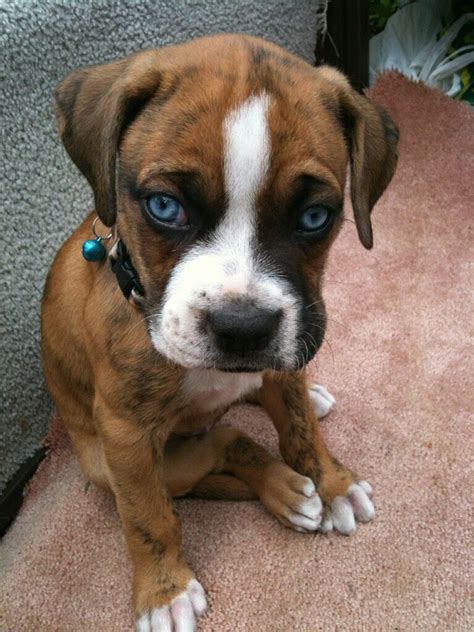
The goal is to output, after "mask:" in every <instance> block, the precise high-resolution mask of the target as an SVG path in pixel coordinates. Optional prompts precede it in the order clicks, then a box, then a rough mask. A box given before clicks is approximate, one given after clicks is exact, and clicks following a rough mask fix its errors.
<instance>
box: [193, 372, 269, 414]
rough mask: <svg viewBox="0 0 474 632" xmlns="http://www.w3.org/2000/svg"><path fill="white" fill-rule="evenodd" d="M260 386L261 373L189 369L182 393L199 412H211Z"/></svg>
mask: <svg viewBox="0 0 474 632" xmlns="http://www.w3.org/2000/svg"><path fill="white" fill-rule="evenodd" d="M261 385H262V374H261V373H223V372H221V371H214V370H203V369H190V370H189V371H188V372H187V373H186V377H185V379H184V383H183V393H184V395H185V397H186V400H187V401H188V402H189V403H190V404H192V405H195V406H196V409H197V410H199V412H211V411H213V410H216V409H217V408H221V407H222V406H229V405H230V404H232V403H233V402H236V401H237V400H239V399H242V398H243V397H245V395H248V394H249V393H251V392H252V391H255V390H256V389H258V388H260V386H261Z"/></svg>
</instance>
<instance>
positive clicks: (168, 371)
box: [42, 35, 398, 632]
mask: <svg viewBox="0 0 474 632" xmlns="http://www.w3.org/2000/svg"><path fill="white" fill-rule="evenodd" d="M55 96H56V107H57V120H58V127H59V131H60V135H61V137H62V141H63V143H64V146H65V148H66V150H67V152H68V154H69V156H70V157H71V158H72V160H73V162H74V163H75V164H76V166H77V167H78V168H79V170H80V171H81V172H82V174H83V175H84V176H85V177H86V178H87V180H88V181H89V183H90V185H91V187H92V190H93V192H94V198H95V210H94V212H93V213H91V214H90V215H88V216H87V217H86V219H85V220H84V222H83V223H82V224H81V225H80V227H79V228H77V230H76V231H75V232H74V233H73V234H72V236H71V237H70V238H69V239H67V241H66V242H65V243H64V244H63V246H62V247H61V249H60V250H59V252H58V254H57V255H56V258H55V260H54V263H53V265H52V267H51V269H50V271H49V274H48V277H47V281H46V285H45V290H44V296H43V301H42V357H43V364H44V371H45V376H46V380H47V384H48V388H49V390H50V393H51V395H52V398H53V400H54V402H55V405H56V407H57V410H58V411H59V413H60V415H61V417H62V419H63V421H64V423H65V425H66V428H67V431H68V434H69V436H70V438H71V441H72V444H73V446H74V449H75V452H76V453H77V456H78V458H79V460H80V463H81V467H82V470H83V472H84V474H85V476H86V477H87V478H88V479H89V480H90V481H93V482H94V483H96V484H98V485H100V486H102V487H104V488H106V489H108V490H110V491H112V493H113V495H114V497H115V501H116V506H117V509H118V513H119V516H120V519H121V522H122V524H123V529H124V532H125V536H126V542H127V546H128V550H129V554H130V558H131V562H132V566H133V607H134V610H135V613H136V626H137V630H140V631H151V630H153V631H155V632H156V631H158V630H159V631H171V630H172V629H174V630H178V631H179V632H188V631H190V630H194V629H195V627H196V621H197V617H199V616H200V615H202V614H203V612H204V611H205V610H206V597H205V593H204V590H203V588H202V586H201V584H200V583H199V582H198V580H197V579H196V578H195V576H194V574H193V572H192V570H191V569H190V568H189V566H188V564H187V563H186V561H185V559H184V557H183V554H182V551H181V547H180V526H179V521H178V517H177V514H176V512H175V511H174V509H173V505H172V498H173V497H179V496H185V495H192V496H196V497H205V498H217V499H234V500H243V499H252V498H258V499H260V500H261V502H262V503H263V505H264V506H265V507H266V508H267V509H268V510H269V511H270V512H271V513H273V514H274V515H275V516H276V517H277V518H278V519H279V520H280V521H281V522H282V523H283V524H284V525H286V526H288V527H291V528H293V529H295V530H297V531H301V532H315V531H318V530H319V531H322V532H328V531H331V530H332V529H334V530H336V531H338V532H340V533H343V534H350V533H352V532H353V531H354V530H355V528H356V520H358V521H362V522H367V521H369V520H371V519H372V518H373V516H374V507H373V504H372V501H371V486H370V484H369V483H367V482H365V481H364V480H362V479H361V477H360V476H358V475H357V474H355V473H354V472H352V471H351V470H349V469H348V468H346V467H345V466H344V465H342V464H341V463H340V462H339V461H338V460H337V459H336V458H335V457H334V456H333V455H332V454H331V453H330V452H329V450H328V448H327V447H326V445H325V443H324V440H323V437H322V436H321V432H320V429H319V423H318V408H319V414H320V416H321V415H322V414H324V413H325V412H327V410H328V409H329V408H330V407H331V406H332V403H333V401H334V400H333V399H332V397H331V396H330V395H329V394H328V393H327V392H326V391H325V390H324V389H322V388H321V387H313V386H311V385H310V384H308V382H307V379H306V377H305V371H304V368H305V366H306V365H307V364H308V362H309V361H310V360H311V359H312V358H313V356H314V354H315V353H316V351H317V350H318V349H319V347H320V346H321V344H322V342H323V338H324V332H325V323H326V315H325V308H324V303H323V300H322V297H321V286H322V280H323V272H324V267H325V263H326V259H327V256H328V252H329V249H330V246H331V244H332V242H333V241H334V239H335V238H336V235H337V234H338V232H339V230H340V228H341V224H342V222H343V199H344V188H345V181H346V171H347V168H348V166H349V165H350V174H351V178H350V180H351V183H350V193H351V200H352V206H353V210H354V216H355V223H356V226H357V231H358V235H359V238H360V241H361V242H362V244H363V245H364V246H365V247H366V248H371V247H372V227H371V218H370V213H371V210H372V208H373V206H374V205H375V203H376V202H377V200H378V198H379V197H380V196H381V194H382V193H383V191H384V190H385V188H386V187H387V185H388V184H389V182H390V180H391V178H392V175H393V173H394V170H395V167H396V163H397V143H398V132H397V128H396V126H395V125H394V123H393V122H392V121H391V119H390V117H389V116H388V114H387V113H386V112H385V111H384V110H383V109H382V108H380V107H379V106H377V105H375V104H374V103H371V102H370V101H369V100H367V99H366V98H365V97H363V96H361V95H359V94H358V93H356V92H355V91H354V90H353V89H352V88H351V87H350V84H349V82H348V81H347V79H346V78H345V77H344V75H343V74H341V73H340V72H339V71H337V70H335V69H333V68H330V67H327V66H320V67H312V66H310V65H309V64H307V63H306V62H304V61H302V60H301V59H299V58H297V57H295V56H293V55H292V54H290V53H288V52H286V51H285V50H283V49H281V48H280V47H278V46H276V45H273V44H271V43H269V42H266V41H264V40H261V39H258V38H254V37H250V36H245V35H220V36H213V37H207V38H202V39H197V40H194V41H192V42H189V43H185V44H180V45H177V46H171V47H165V48H162V49H157V50H148V51H145V52H140V53H137V54H134V55H131V56H130V57H128V58H126V59H124V60H121V61H117V62H113V63H108V64H106V65H102V66H95V67H91V68H85V69H80V70H77V71H75V72H72V73H71V74H70V75H69V76H67V77H66V78H65V79H64V80H63V81H62V83H60V85H59V86H58V87H57V89H56V93H55ZM94 220H95V221H94ZM93 226H94V233H93ZM93 234H95V235H97V236H98V238H97V239H96V240H95V242H94V243H95V244H96V245H98V246H100V247H101V248H102V247H103V248H104V253H105V256H104V258H103V259H102V260H99V261H95V262H91V261H87V260H85V259H84V258H83V257H81V245H82V244H83V243H84V242H87V243H90V240H91V238H92V237H93ZM93 246H94V244H93ZM245 399H250V400H251V401H254V402H258V403H259V404H261V405H262V406H263V408H264V410H265V411H266V412H267V413H268V415H269V417H270V418H271V420H272V422H273V424H274V425H275V428H276V430H277V432H278V436H279V447H280V452H281V456H282V457H283V460H282V461H281V460H279V459H277V458H275V457H274V456H272V455H271V454H269V453H268V452H267V450H266V449H264V448H263V447H262V446H260V445H258V443H256V442H255V441H253V440H252V439H250V438H249V437H248V436H246V435H245V434H243V433H242V432H240V431H239V430H237V429H234V428H232V427H223V426H216V427H214V426H215V424H216V422H217V421H218V420H219V419H220V418H221V417H222V415H223V414H224V413H225V412H226V411H227V410H228V408H229V407H230V406H231V405H232V404H234V403H236V402H240V401H243V400H245Z"/></svg>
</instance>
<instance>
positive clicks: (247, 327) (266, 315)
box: [207, 302, 282, 354]
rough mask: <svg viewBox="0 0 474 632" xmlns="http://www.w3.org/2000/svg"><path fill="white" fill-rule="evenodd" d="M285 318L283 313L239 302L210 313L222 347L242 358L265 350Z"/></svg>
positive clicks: (217, 339) (210, 325)
mask: <svg viewBox="0 0 474 632" xmlns="http://www.w3.org/2000/svg"><path fill="white" fill-rule="evenodd" d="M281 316H282V311H281V310H272V309H268V308H262V307H257V306H255V305H253V304H248V303H242V302H238V303H232V304H229V305H226V306H224V307H221V308H220V309H218V310H214V311H212V312H209V313H208V316H207V321H208V325H209V329H210V331H211V332H212V333H213V334H214V337H215V340H216V343H217V346H218V347H220V348H221V349H222V350H224V351H227V352H237V353H241V354H242V353H245V352H248V351H261V350H262V349H264V348H265V347H266V346H267V345H268V343H269V342H270V340H271V338H272V336H273V335H274V333H275V331H276V329H277V327H278V325H279V323H280V320H281Z"/></svg>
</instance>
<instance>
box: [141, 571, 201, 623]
mask: <svg viewBox="0 0 474 632" xmlns="http://www.w3.org/2000/svg"><path fill="white" fill-rule="evenodd" d="M206 609H207V601H206V596H205V594H204V589H203V587H202V586H201V584H200V583H199V582H198V581H197V580H196V579H191V581H190V582H189V583H188V585H187V587H186V590H184V591H183V592H182V593H180V594H179V595H178V596H177V597H175V598H174V599H173V600H172V601H171V603H170V604H169V605H167V606H162V607H161V608H152V609H151V610H147V611H146V612H144V613H143V614H141V615H140V617H139V618H138V619H137V622H136V626H135V629H136V632H195V630H196V616H200V615H201V614H203V613H204V612H205V611H206Z"/></svg>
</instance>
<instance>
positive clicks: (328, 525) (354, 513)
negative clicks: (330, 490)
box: [319, 481, 375, 535]
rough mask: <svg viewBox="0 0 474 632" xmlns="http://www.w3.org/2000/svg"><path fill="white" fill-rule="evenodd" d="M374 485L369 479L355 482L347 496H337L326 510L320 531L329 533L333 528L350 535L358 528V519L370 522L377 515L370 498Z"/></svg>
mask: <svg viewBox="0 0 474 632" xmlns="http://www.w3.org/2000/svg"><path fill="white" fill-rule="evenodd" d="M371 496H372V487H371V485H369V483H367V481H359V482H358V483H353V484H352V485H351V486H350V487H349V489H348V491H347V495H346V496H336V498H335V499H334V500H333V501H332V503H331V508H330V509H329V510H326V513H325V516H324V519H323V521H322V523H321V526H320V527H319V531H322V532H323V533H328V532H329V531H332V530H333V529H334V530H335V531H339V533H343V534H344V535H350V534H351V533H354V531H355V530H356V520H357V521H359V522H369V521H370V520H372V518H373V517H374V516H375V509H374V505H373V503H372V501H371V499H370V497H371Z"/></svg>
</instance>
